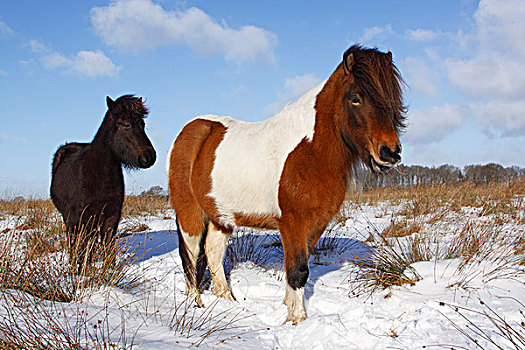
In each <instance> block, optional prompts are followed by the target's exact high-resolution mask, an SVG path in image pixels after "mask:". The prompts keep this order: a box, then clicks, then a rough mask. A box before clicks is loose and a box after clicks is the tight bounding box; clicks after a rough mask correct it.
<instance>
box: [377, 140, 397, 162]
mask: <svg viewBox="0 0 525 350" xmlns="http://www.w3.org/2000/svg"><path fill="white" fill-rule="evenodd" d="M400 153H401V145H399V144H397V145H396V147H395V151H392V149H391V148H390V147H388V146H386V145H382V146H381V147H379V159H381V160H382V161H383V162H388V163H391V164H396V163H398V162H399V161H400V160H401V155H400Z"/></svg>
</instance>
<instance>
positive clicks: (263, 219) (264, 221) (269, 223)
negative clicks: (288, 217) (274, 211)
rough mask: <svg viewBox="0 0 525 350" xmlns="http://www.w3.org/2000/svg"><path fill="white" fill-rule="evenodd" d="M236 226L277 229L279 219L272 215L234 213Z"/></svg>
mask: <svg viewBox="0 0 525 350" xmlns="http://www.w3.org/2000/svg"><path fill="white" fill-rule="evenodd" d="M233 218H234V219H235V225H236V226H247V227H253V228H260V229H266V230H277V229H278V228H279V219H278V218H277V217H275V216H274V215H257V214H244V213H234V214H233Z"/></svg>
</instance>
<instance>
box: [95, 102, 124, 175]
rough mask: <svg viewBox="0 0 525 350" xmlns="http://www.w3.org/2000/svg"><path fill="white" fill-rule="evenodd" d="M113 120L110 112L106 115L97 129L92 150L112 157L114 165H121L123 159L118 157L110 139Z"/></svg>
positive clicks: (109, 157) (106, 156)
mask: <svg viewBox="0 0 525 350" xmlns="http://www.w3.org/2000/svg"><path fill="white" fill-rule="evenodd" d="M112 125H113V124H112V121H111V119H110V115H109V112H108V113H106V115H105V116H104V120H103V121H102V124H100V127H99V128H98V130H97V133H96V134H95V136H94V137H93V140H92V141H91V144H90V150H93V152H96V153H97V154H98V155H99V156H100V157H105V158H108V159H111V160H112V162H111V163H113V164H114V165H116V166H117V165H118V166H121V163H122V162H121V161H120V160H118V157H116V156H115V154H114V153H113V150H112V149H111V144H110V139H109V130H110V128H111V127H112Z"/></svg>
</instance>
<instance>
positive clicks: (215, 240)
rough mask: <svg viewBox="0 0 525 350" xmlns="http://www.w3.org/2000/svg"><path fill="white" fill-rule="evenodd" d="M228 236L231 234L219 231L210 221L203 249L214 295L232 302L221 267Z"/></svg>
mask: <svg viewBox="0 0 525 350" xmlns="http://www.w3.org/2000/svg"><path fill="white" fill-rule="evenodd" d="M230 235H231V233H226V232H223V231H221V230H220V229H219V228H217V226H215V225H214V224H213V223H212V222H211V221H210V223H209V225H208V234H207V236H206V243H205V245H204V247H205V248H204V249H205V250H206V258H207V259H208V266H209V269H210V274H211V278H212V280H213V292H214V294H215V295H217V296H218V297H221V298H225V299H227V300H232V301H233V300H236V299H235V297H234V295H233V294H232V291H231V289H230V288H229V287H228V282H227V281H226V276H225V275H224V266H223V259H224V252H225V250H226V243H227V242H228V238H229V237H230Z"/></svg>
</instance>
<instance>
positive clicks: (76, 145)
mask: <svg viewBox="0 0 525 350" xmlns="http://www.w3.org/2000/svg"><path fill="white" fill-rule="evenodd" d="M87 145H89V143H80V142H72V143H66V144H65V145H63V146H61V147H60V148H59V149H58V150H57V151H56V152H55V155H54V156H53V174H55V172H56V170H57V169H58V167H59V166H60V164H62V162H63V161H65V160H66V159H67V160H68V161H71V160H72V159H73V158H76V156H78V153H79V152H81V151H82V150H84V148H86V147H87Z"/></svg>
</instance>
